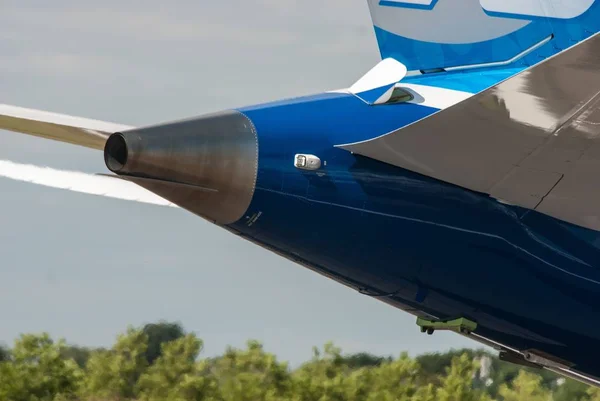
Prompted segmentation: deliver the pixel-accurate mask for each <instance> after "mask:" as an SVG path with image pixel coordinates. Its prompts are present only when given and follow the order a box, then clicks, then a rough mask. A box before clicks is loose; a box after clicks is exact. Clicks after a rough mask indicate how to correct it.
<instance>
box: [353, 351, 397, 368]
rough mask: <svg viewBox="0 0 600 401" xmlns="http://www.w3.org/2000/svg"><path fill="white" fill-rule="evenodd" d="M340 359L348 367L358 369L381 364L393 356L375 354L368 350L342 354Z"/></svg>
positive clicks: (390, 359) (389, 360)
mask: <svg viewBox="0 0 600 401" xmlns="http://www.w3.org/2000/svg"><path fill="white" fill-rule="evenodd" d="M342 360H343V363H344V365H346V366H347V367H349V368H350V369H360V368H367V367H374V366H381V364H383V363H385V362H391V361H392V360H393V358H392V357H383V356H377V355H373V354H369V353H368V352H359V353H356V354H350V355H344V356H342Z"/></svg>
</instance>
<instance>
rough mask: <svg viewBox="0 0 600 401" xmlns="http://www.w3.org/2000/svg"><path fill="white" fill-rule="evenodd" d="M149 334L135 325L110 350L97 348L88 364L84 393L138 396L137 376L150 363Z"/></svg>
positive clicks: (117, 396) (107, 396)
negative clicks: (147, 356)
mask: <svg viewBox="0 0 600 401" xmlns="http://www.w3.org/2000/svg"><path fill="white" fill-rule="evenodd" d="M147 341H148V338H147V336H146V335H145V334H144V332H142V331H141V330H136V329H134V328H132V327H130V328H128V330H127V333H125V334H121V335H119V336H118V337H117V341H116V343H115V345H114V346H113V347H112V348H111V349H110V350H107V351H105V350H100V351H94V352H92V354H91V355H90V358H89V360H88V362H87V364H86V368H85V373H86V377H85V382H84V386H83V388H82V391H81V393H82V394H83V395H84V396H87V397H98V398H107V399H111V400H124V399H127V398H132V397H133V396H135V386H136V383H137V380H138V378H139V377H140V375H141V374H142V373H143V372H144V370H145V368H146V367H147V365H148V362H147V361H146V355H145V352H146V348H147Z"/></svg>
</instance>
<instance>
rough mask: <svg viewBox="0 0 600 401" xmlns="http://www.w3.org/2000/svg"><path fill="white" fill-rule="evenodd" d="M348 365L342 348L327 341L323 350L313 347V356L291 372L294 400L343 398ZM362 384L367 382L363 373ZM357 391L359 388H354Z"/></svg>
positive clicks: (308, 400)
mask: <svg viewBox="0 0 600 401" xmlns="http://www.w3.org/2000/svg"><path fill="white" fill-rule="evenodd" d="M348 371H349V369H348V367H347V366H345V365H344V358H343V356H342V350H341V349H340V348H338V347H336V346H335V345H334V344H333V343H327V344H325V346H324V347H323V350H320V349H318V348H316V347H315V348H313V358H312V360H311V361H310V362H307V363H305V364H304V365H302V366H301V367H300V368H299V369H296V371H295V372H294V373H293V376H292V377H293V394H294V397H293V399H294V400H295V401H313V400H322V401H329V400H343V399H344V396H345V388H344V386H345V379H346V376H347V374H348ZM362 379H363V386H366V385H367V384H366V383H368V382H369V380H368V379H369V378H368V377H367V375H363V377H362ZM354 391H356V392H359V391H361V390H358V389H357V390H354Z"/></svg>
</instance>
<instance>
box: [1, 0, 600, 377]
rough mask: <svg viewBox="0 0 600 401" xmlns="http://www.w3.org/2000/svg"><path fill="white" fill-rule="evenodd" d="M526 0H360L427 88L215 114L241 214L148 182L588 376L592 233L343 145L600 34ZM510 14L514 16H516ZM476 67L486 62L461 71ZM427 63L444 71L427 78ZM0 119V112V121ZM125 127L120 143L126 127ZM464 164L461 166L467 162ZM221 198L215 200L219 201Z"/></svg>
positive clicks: (578, 7)
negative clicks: (299, 162) (243, 181)
mask: <svg viewBox="0 0 600 401" xmlns="http://www.w3.org/2000/svg"><path fill="white" fill-rule="evenodd" d="M537 1H539V0H531V1H530V0H528V1H524V2H523V3H521V6H519V5H518V4H516V3H515V2H514V1H505V2H500V1H492V0H482V1H481V3H480V2H479V0H457V1H454V2H452V1H449V0H439V1H436V0H433V1H429V0H411V1H408V0H407V1H381V2H379V0H369V6H370V7H371V13H372V16H373V19H374V23H375V24H376V26H375V31H376V35H377V38H378V41H379V44H380V50H381V52H382V57H383V58H394V59H396V60H399V61H401V62H402V63H403V64H404V65H406V67H407V68H408V70H410V71H412V72H411V73H409V74H408V75H407V76H406V77H405V78H403V79H402V80H401V85H400V86H403V87H404V88H408V89H411V90H414V91H415V92H416V93H417V94H425V95H423V96H422V98H419V97H417V98H415V99H413V100H412V101H407V102H400V103H394V104H376V105H374V104H373V102H369V101H365V100H364V99H363V98H361V97H360V96H361V95H360V94H358V95H357V94H356V93H352V92H351V91H349V90H341V91H334V92H327V93H322V94H317V95H313V96H307V97H300V98H295V99H289V100H283V101H278V102H272V103H268V104H262V105H256V106H250V107H245V108H240V109H238V110H235V111H233V112H231V113H232V114H228V115H226V116H225V117H224V118H234V117H231V116H234V115H235V116H237V117H235V118H238V119H240V121H242V122H241V123H240V124H242V125H243V126H244V127H245V129H247V130H248V131H247V132H248V138H249V139H248V141H249V142H248V143H251V142H252V138H251V134H250V132H251V133H253V134H254V135H255V141H256V158H255V159H253V156H252V154H251V153H252V152H247V153H244V156H243V157H240V158H238V160H242V161H247V165H246V166H242V167H241V168H242V169H246V173H248V174H251V175H252V174H253V175H254V182H253V183H252V185H250V186H248V187H247V188H246V187H244V188H245V189H244V190H248V191H250V192H248V195H247V199H248V202H247V204H246V203H243V202H241V203H239V202H240V200H239V197H238V203H239V204H238V205H237V206H236V207H238V206H239V207H238V209H239V210H241V213H239V212H237V211H236V212H235V213H229V212H228V211H225V212H224V213H225V214H223V215H219V216H218V217H215V216H212V215H211V214H210V212H206V210H208V209H207V207H206V206H202V205H200V203H198V204H196V205H195V206H189V205H190V204H191V203H186V202H189V199H191V195H189V196H188V195H185V196H184V195H182V196H181V197H179V198H176V199H171V198H169V197H168V196H169V195H168V194H169V189H168V188H167V189H165V188H162V189H158V190H154V189H152V190H153V192H156V193H158V194H159V195H161V196H163V197H165V198H167V199H170V200H173V201H174V203H177V204H180V205H181V206H182V207H185V208H186V209H188V210H190V211H192V212H194V213H196V214H199V215H201V216H203V217H206V218H209V219H210V220H213V221H215V222H216V223H217V224H219V225H221V226H222V227H224V228H226V229H228V230H229V231H231V232H233V233H235V234H236V235H240V236H242V237H243V238H245V239H247V240H249V241H252V242H254V243H256V244H258V245H260V246H262V247H265V248H267V249H270V250H272V251H273V252H276V253H278V254H280V255H282V256H284V257H286V258H289V259H291V260H293V261H296V262H297V263H299V264H301V265H303V266H305V267H307V268H310V269H312V270H314V271H316V272H318V273H320V274H323V275H325V276H327V277H329V278H332V279H334V280H337V281H339V282H340V283H342V284H344V285H347V286H350V287H353V288H355V289H357V290H359V291H361V292H362V293H364V294H366V295H368V296H373V297H376V298H378V299H380V300H381V301H383V302H386V303H388V304H390V305H392V306H395V307H397V308H399V309H402V310H404V311H407V312H409V313H412V314H414V315H417V316H421V317H426V318H429V319H446V318H456V317H464V318H467V319H469V320H472V321H474V322H477V329H476V331H475V332H474V333H472V334H470V336H471V337H472V338H473V339H475V340H477V341H481V342H483V343H486V344H490V345H493V346H496V347H497V348H498V349H505V350H514V351H515V352H516V353H518V352H522V351H525V350H534V351H535V353H536V354H537V355H542V356H545V357H546V358H547V359H545V361H546V367H547V368H549V369H553V370H557V369H558V371H559V372H560V373H563V374H567V375H569V374H570V375H571V376H573V375H577V374H579V373H582V374H584V375H585V378H587V382H588V383H591V384H597V382H595V380H596V379H595V378H598V377H600V363H599V362H598V360H599V357H600V351H599V350H600V309H599V308H598V305H599V304H600V232H599V231H597V230H594V229H591V228H586V227H583V226H580V225H576V224H571V223H569V222H567V221H564V220H562V219H558V218H556V217H552V216H550V215H548V214H544V213H540V212H538V211H536V210H531V209H529V208H524V207H521V206H517V205H515V204H511V203H507V202H502V201H499V200H497V199H495V198H493V197H491V196H490V195H488V194H486V193H481V192H478V191H474V190H470V189H467V188H464V187H461V186H458V185H455V184H452V183H449V182H444V181H441V180H438V179H435V178H432V177H429V176H427V175H424V174H419V173H416V172H413V171H410V170H408V169H404V168H400V167H397V166H394V165H390V164H388V163H384V162H382V161H378V160H374V159H372V158H369V157H365V156H361V155H359V154H353V153H351V152H349V151H348V150H346V149H344V148H343V147H342V146H340V145H343V144H349V143H362V142H365V141H370V140H373V139H374V138H378V137H381V136H384V135H386V134H388V133H390V132H392V131H395V130H398V129H401V128H402V127H409V126H413V125H415V126H418V124H419V122H420V121H422V120H426V119H427V118H428V117H431V116H433V115H435V114H437V113H440V111H441V110H442V111H443V110H445V109H448V108H450V107H452V106H453V105H455V104H458V103H460V102H461V101H463V100H466V99H469V98H470V97H471V96H472V95H473V94H476V93H479V92H481V91H483V90H485V89H487V88H490V87H492V86H494V85H496V84H498V83H500V82H502V81H504V80H505V79H507V78H509V77H512V76H514V75H515V74H517V73H518V72H520V71H522V70H524V69H525V68H528V67H529V66H532V65H536V64H537V63H539V62H541V61H543V60H546V59H548V58H549V57H551V56H553V55H555V54H557V53H559V52H561V51H562V50H564V49H566V48H569V47H570V46H573V45H574V44H576V43H579V42H581V41H583V40H585V39H587V38H590V37H591V36H592V35H594V34H595V33H597V32H598V31H600V15H599V14H600V2H598V1H596V2H594V1H593V0H573V1H572V2H571V3H569V6H565V4H566V3H565V2H562V3H561V1H560V0H544V1H546V4H545V5H546V6H548V5H549V6H548V7H546V8H545V10H546V11H545V12H546V13H547V14H546V15H545V16H541V15H539V13H540V10H544V8H540V7H539V4H538V3H537ZM565 1H566V0H565ZM569 1H571V0H569ZM451 4H453V5H454V6H455V11H453V12H457V11H456V10H459V11H460V10H461V7H462V11H463V13H464V12H466V11H465V10H472V15H474V17H473V18H476V19H474V20H473V24H474V25H473V26H475V28H469V27H463V28H455V29H458V30H459V31H461V32H458V33H456V34H455V35H454V36H453V37H448V39H447V43H444V42H443V41H442V40H443V37H439V38H436V37H434V35H435V32H436V31H435V27H439V32H442V33H443V32H444V29H448V26H449V25H447V24H454V25H456V24H455V22H456V20H454V21H450V22H448V21H446V22H444V20H443V19H444V16H448V15H449V14H448V13H450V14H451V11H447V10H450V9H451V8H449V7H450V5H451ZM503 4H504V5H503ZM561 5H562V6H561ZM438 7H439V8H438ZM474 7H475V8H474ZM503 7H504V8H503ZM519 7H521V8H519ZM561 7H563V8H561ZM565 7H566V8H565ZM519 9H521V10H524V11H523V12H524V14H519V15H515V13H514V11H515V10H519ZM503 10H505V11H506V12H503ZM394 13H398V16H399V17H398V18H407V19H414V18H417V19H418V18H421V17H422V18H425V19H426V20H425V19H424V20H423V21H429V20H431V21H433V22H435V24H436V25H434V28H430V29H421V31H419V29H420V28H419V29H417V28H413V29H412V30H410V29H409V30H407V29H408V28H406V27H403V26H402V24H398V26H397V31H396V32H391V31H390V30H393V27H390V23H391V22H393V21H394V16H395V15H396V14H394ZM410 13H415V14H410ZM427 13H430V14H427ZM435 13H437V14H435ZM390 15H391V17H390ZM465 15H470V14H468V13H467V14H465ZM450 16H452V15H450ZM486 18H489V19H491V20H492V21H493V25H494V28H493V29H491V30H492V31H494V30H495V31H494V32H496V33H495V34H494V35H492V34H491V33H490V32H482V31H481V24H483V26H485V21H486ZM378 21H381V26H377V23H378ZM390 21H391V22H390ZM433 22H432V23H433ZM445 24H446V25H445ZM490 24H491V23H490ZM386 28H388V29H390V30H386ZM403 29H404V30H403ZM469 29H471V31H469ZM410 35H413V36H414V37H411V36H410ZM419 35H421V36H419ZM423 35H424V36H425V38H423ZM549 35H550V36H549ZM490 36H492V37H490ZM419 38H421V39H423V40H420V39H419ZM469 38H470V39H469ZM546 38H548V39H547V40H546ZM434 39H437V42H436V41H434ZM528 49H530V50H531V51H528ZM517 54H521V56H520V57H518V59H517V60H514V61H511V62H510V63H508V64H506V65H496V64H493V63H498V62H502V61H503V60H510V59H511V58H512V57H514V56H515V55H517ZM481 63H484V64H486V63H487V64H489V65H483V66H477V68H463V67H464V66H469V65H473V64H481ZM490 63H492V64H490ZM431 68H444V69H445V71H442V70H436V71H437V72H434V73H423V72H427V71H426V70H428V69H431ZM453 69H454V70H453ZM419 70H420V72H419ZM524 90H527V88H525V89H524ZM597 90H598V91H600V88H597ZM506 112H507V113H508V114H510V111H506ZM0 114H1V113H0ZM219 118H220V117H219ZM465 118H468V117H467V116H466V117H465ZM195 121H196V120H195ZM203 121H204V120H202V118H200V119H199V120H197V122H193V121H192V122H190V124H192V123H194V124H196V123H197V124H204V122H203ZM243 121H245V122H243ZM1 123H2V120H1V119H0V128H2V124H1ZM186 124H188V123H186ZM173 127H176V126H173ZM173 127H172V128H173ZM4 128H7V126H6V125H5V126H4ZM8 128H10V127H8ZM160 129H162V128H161V127H158V126H157V128H156V129H155V131H156V132H155V131H152V132H151V133H150V134H149V135H148V136H149V137H152V138H158V137H160V135H157V133H160V132H159V131H160ZM13 130H18V129H14V127H13ZM21 131H22V132H25V130H21ZM139 132H140V133H142V132H144V131H143V129H141V130H140V131H139ZM148 132H150V131H148ZM123 135H124V136H125V137H126V138H125V139H126V140H129V139H128V137H127V132H124V134H123ZM449 135H451V132H449ZM186 138H187V137H186ZM213 140H214V139H213ZM109 142H110V141H109ZM86 146H87V145H86ZM107 146H108V144H107ZM140 146H141V147H140V148H139V149H143V146H142V145H140ZM144 146H145V145H144ZM152 146H154V145H148V147H147V148H148V149H150V148H152ZM194 146H195V145H194ZM244 146H245V145H244ZM249 146H250V145H249ZM431 146H432V147H435V146H436V144H435V143H432V144H431ZM192 147H193V146H192ZM136 149H138V148H136ZM152 149H154V148H152ZM173 149H175V148H172V149H171V150H170V152H171V153H172V152H175V151H174V150H173ZM211 149H212V148H211ZM396 151H397V152H400V153H401V151H402V149H397V150H396ZM240 152H241V151H240ZM297 154H304V155H315V156H317V157H318V158H319V159H320V161H321V163H322V164H321V166H320V168H319V169H317V170H305V169H299V168H297V167H296V166H295V165H294V158H295V155H297ZM157 157H158V156H157ZM160 157H162V156H160ZM190 157H192V156H190ZM136 160H137V159H136ZM155 160H159V159H155ZM160 160H163V159H160ZM190 160H191V159H190ZM232 160H233V159H232ZM462 162H463V163H464V164H466V165H468V164H469V160H468V159H466V160H463V161H462ZM140 163H142V162H140ZM142 164H143V163H142ZM150 164H152V163H148V165H150ZM158 164H160V163H154V164H152V165H153V166H156V165H158ZM107 165H109V162H108V161H107ZM140 166H141V164H140ZM121 167H122V166H118V167H114V166H113V167H110V165H109V168H110V169H111V170H112V171H114V172H116V173H118V174H121V173H124V176H126V175H128V174H129V175H131V176H139V177H140V179H145V178H149V179H150V178H159V179H160V180H171V179H170V176H167V175H164V176H163V175H161V174H163V170H160V171H159V170H153V171H155V172H156V174H154V173H153V174H150V173H146V172H145V170H144V171H142V168H141V167H139V166H138V165H136V166H135V168H134V167H132V170H127V171H125V170H120V168H121ZM223 168H225V167H223ZM136 169H137V170H136ZM254 170H255V171H254ZM164 174H167V173H164ZM240 174H241V173H240ZM144 177H145V178H144ZM132 180H133V181H134V182H137V183H138V184H140V183H141V184H140V185H142V184H144V182H143V181H139V180H138V181H136V180H135V177H134V178H132ZM209 181H210V180H204V181H202V183H203V184H206V183H210V182H209ZM178 182H179V183H186V184H192V185H197V184H198V182H200V181H198V182H188V181H187V179H186V180H178ZM214 182H215V184H214V185H215V186H218V185H219V183H218V182H217V181H214ZM146 184H148V183H146ZM157 185H163V184H160V183H158V184H157ZM198 185H199V184H198ZM143 186H145V185H143ZM206 186H207V187H211V185H208V184H206ZM145 187H146V188H151V187H149V186H145ZM165 191H166V192H165ZM206 196H209V195H206ZM184 198H185V199H184ZM231 198H232V196H229V195H228V197H224V198H219V199H218V200H216V201H213V204H214V205H216V206H215V208H219V207H222V208H225V207H226V205H229V204H230V202H233V201H232V200H231ZM194 199H196V198H194ZM203 199H204V198H203ZM180 201H181V202H180ZM198 205H200V206H198ZM240 205H241V206H240ZM196 207H198V208H199V209H196ZM236 210H237V209H236ZM205 212H206V213H205ZM207 214H208V216H207ZM415 330H417V327H416V326H415ZM432 341H435V336H434V337H433V339H432ZM570 367H572V368H573V372H571V373H570V372H569V371H568V369H569V368H570ZM577 372H579V373H577ZM579 379H583V378H579Z"/></svg>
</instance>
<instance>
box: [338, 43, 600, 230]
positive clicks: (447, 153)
mask: <svg viewBox="0 0 600 401" xmlns="http://www.w3.org/2000/svg"><path fill="white" fill-rule="evenodd" d="M599 93H600V36H599V35H598V34H596V35H595V36H593V37H592V38H590V39H588V40H587V41H585V42H582V43H581V44H579V45H576V46H574V47H572V48H571V49H569V50H567V51H564V52H563V53H560V54H559V55H557V56H555V57H554V58H551V59H549V60H548V61H546V62H543V63H541V64H539V65H537V66H535V67H533V68H531V69H529V70H526V71H524V72H523V73H521V74H519V75H517V76H515V77H513V78H511V79H509V80H507V81H504V82H502V83H500V84H499V85H497V86H495V87H493V88H490V89H489V90H486V91H484V92H482V93H480V94H478V95H476V96H473V97H472V98H470V99H468V100H466V101H464V102H462V103H460V104H458V105H456V106H454V107H451V108H449V109H447V110H444V111H442V112H439V113H437V114H435V115H433V116H431V117H429V118H426V119H424V120H422V121H420V122H418V123H416V124H413V125H411V126H408V127H406V128H402V129H400V130H397V131H395V132H392V133H390V134H388V135H384V136H382V137H379V138H376V139H373V140H369V141H365V142H359V143H354V144H348V145H341V147H342V148H344V149H346V150H348V151H351V152H354V153H357V154H360V155H364V156H368V157H370V158H373V159H376V160H380V161H383V162H386V163H389V164H392V165H395V166H399V167H403V168H406V169H409V170H412V171H416V172H418V173H421V174H425V175H428V176H431V177H434V178H437V179H440V180H443V181H446V182H450V183H453V184H457V185H460V186H462V187H466V188H469V189H472V190H475V191H478V192H484V193H487V194H490V195H491V196H493V197H495V198H498V199H500V200H502V201H506V202H508V203H512V204H516V205H519V206H523V207H527V208H530V209H537V210H539V211H541V212H543V213H546V214H548V215H551V216H553V217H557V218H559V219H562V220H565V221H568V222H571V223H574V224H578V225H580V226H584V227H587V228H592V229H596V230H600V207H599V206H598V205H599V204H600V183H599V181H598V176H599V175H600V141H599V140H598V136H599V135H600V96H599Z"/></svg>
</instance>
